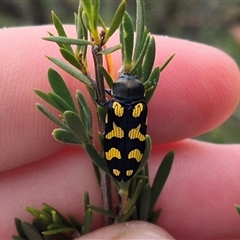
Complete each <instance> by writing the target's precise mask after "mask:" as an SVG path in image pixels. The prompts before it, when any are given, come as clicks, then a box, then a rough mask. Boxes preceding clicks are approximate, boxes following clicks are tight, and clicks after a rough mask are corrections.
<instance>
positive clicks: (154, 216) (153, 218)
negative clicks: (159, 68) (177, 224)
mask: <svg viewBox="0 0 240 240" xmlns="http://www.w3.org/2000/svg"><path fill="white" fill-rule="evenodd" d="M161 211H162V210H161V209H158V210H157V211H156V212H152V214H151V217H150V218H149V219H148V222H151V223H153V224H156V223H157V221H158V218H159V216H160V214H161Z"/></svg>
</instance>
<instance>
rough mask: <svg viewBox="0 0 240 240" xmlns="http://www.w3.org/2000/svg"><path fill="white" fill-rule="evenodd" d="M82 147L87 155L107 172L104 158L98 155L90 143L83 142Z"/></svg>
mask: <svg viewBox="0 0 240 240" xmlns="http://www.w3.org/2000/svg"><path fill="white" fill-rule="evenodd" d="M84 149H85V151H86V152H87V154H88V155H89V157H90V158H91V159H92V161H93V162H94V163H95V164H96V165H97V166H98V167H99V168H101V169H102V170H103V171H104V172H106V173H108V174H110V173H109V170H108V167H107V164H106V163H105V160H104V159H103V158H102V157H101V156H100V155H99V153H98V152H97V150H96V149H95V148H94V147H93V146H92V145H91V144H85V145H84Z"/></svg>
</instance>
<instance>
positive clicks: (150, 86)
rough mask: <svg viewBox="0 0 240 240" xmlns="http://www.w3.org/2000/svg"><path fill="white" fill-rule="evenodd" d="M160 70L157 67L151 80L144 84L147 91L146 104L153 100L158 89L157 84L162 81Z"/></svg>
mask: <svg viewBox="0 0 240 240" xmlns="http://www.w3.org/2000/svg"><path fill="white" fill-rule="evenodd" d="M160 71H161V70H160V68H159V67H156V68H155V69H154V70H153V71H152V73H151V75H150V77H149V79H148V80H147V81H146V82H145V83H144V86H145V89H146V94H145V101H146V103H148V102H149V101H150V99H151V97H152V96H153V94H154V92H155V90H156V88H157V84H158V82H159V79H160Z"/></svg>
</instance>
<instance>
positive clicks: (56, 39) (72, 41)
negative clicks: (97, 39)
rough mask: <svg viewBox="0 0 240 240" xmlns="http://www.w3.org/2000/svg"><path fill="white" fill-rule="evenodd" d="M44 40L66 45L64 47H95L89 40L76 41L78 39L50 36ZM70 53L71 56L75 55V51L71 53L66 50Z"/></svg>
mask: <svg viewBox="0 0 240 240" xmlns="http://www.w3.org/2000/svg"><path fill="white" fill-rule="evenodd" d="M43 40H46V41H49V42H55V43H58V44H59V43H60V44H64V46H66V45H67V44H68V45H79V46H81V45H94V43H93V42H90V41H88V40H84V39H76V38H68V37H58V36H50V37H44V38H43ZM65 49H66V50H67V51H68V52H70V53H71V54H74V52H73V51H69V49H68V48H65Z"/></svg>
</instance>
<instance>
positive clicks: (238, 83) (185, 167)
mask: <svg viewBox="0 0 240 240" xmlns="http://www.w3.org/2000/svg"><path fill="white" fill-rule="evenodd" d="M66 29H67V32H68V33H69V35H70V36H72V37H73V36H74V29H73V28H72V27H71V26H67V27H66ZM47 31H51V32H54V33H55V31H54V30H53V28H52V27H51V26H43V27H31V28H27V27H26V28H16V29H2V30H1V31H0V39H1V45H0V48H1V49H0V59H1V64H0V73H1V75H0V102H1V106H0V109H1V111H0V112H1V122H0V123H1V124H0V133H1V137H0V166H1V167H0V171H1V173H0V192H1V197H0V206H1V218H0V229H1V230H0V234H1V239H10V238H11V236H12V234H16V230H15V227H14V221H13V219H14V217H18V218H21V219H23V220H25V221H31V219H32V217H31V216H30V215H29V214H28V213H26V212H25V211H24V208H25V207H26V206H33V207H37V208H41V204H42V203H43V202H46V203H48V204H50V205H52V206H54V207H55V208H57V209H59V210H61V212H62V213H64V214H66V215H68V214H72V215H74V216H76V217H78V218H80V219H82V212H83V194H84V192H85V191H88V192H89V194H90V200H91V203H92V204H93V205H96V206H101V194H100V190H99V188H98V186H97V183H96V180H95V176H94V172H93V170H92V165H91V162H90V159H89V158H88V156H87V155H86V154H85V153H84V151H83V150H82V149H81V148H80V147H74V146H69V145H64V144H61V143H57V142H56V141H55V140H53V138H52V136H51V132H52V130H53V129H54V128H55V127H56V126H55V125H54V124H53V123H51V122H50V121H49V120H48V119H47V118H45V117H44V116H43V115H42V114H41V113H40V112H38V111H37V110H36V108H35V107H34V105H35V103H36V102H41V103H43V102H42V101H41V100H39V98H38V97H37V96H36V95H35V94H34V92H33V89H34V88H38V89H41V90H42V91H49V90H50V87H49V84H48V81H47V69H48V68H49V67H54V66H53V64H51V63H50V62H49V61H48V60H47V59H46V58H45V55H50V56H54V57H60V56H59V53H58V47H57V46H56V45H55V44H54V43H49V42H46V41H43V40H42V39H41V38H42V37H44V36H47ZM116 38H117V36H116V37H115V42H114V40H113V42H114V43H115V44H116V41H117V40H116ZM156 42H157V58H156V62H155V64H156V65H161V64H163V62H164V61H165V60H166V59H167V58H168V57H169V56H170V55H172V54H174V53H175V54H176V56H175V57H174V59H173V60H172V62H171V63H170V64H169V66H168V67H167V68H166V69H165V70H164V71H163V73H162V75H161V80H160V83H159V86H158V89H157V90H156V94H155V95H154V97H153V98H152V100H151V102H150V103H149V105H148V106H149V121H148V134H149V135H150V136H151V138H152V141H153V149H152V154H151V157H150V163H149V165H150V175H151V181H152V179H153V176H154V174H155V172H156V170H157V167H158V166H159V163H160V161H161V159H162V158H163V156H164V155H165V154H166V153H167V151H169V150H171V149H174V150H175V162H174V164H173V169H172V171H171V173H170V176H169V179H168V181H167V183H166V186H165V188H164V190H163V192H162V195H161V197H160V199H159V201H158V202H157V207H158V208H162V209H163V210H162V214H161V217H160V220H159V221H158V224H157V225H158V226H161V227H162V228H163V229H165V230H166V231H167V232H169V233H170V234H171V235H172V236H173V237H174V238H176V239H184V238H185V239H194V238H195V239H229V238H232V239H233V238H239V237H240V217H239V216H238V214H237V213H236V210H235V208H234V204H240V180H239V171H240V157H239V156H240V146H239V145H238V144H232V145H217V144H210V143H203V142H199V141H194V140H190V139H187V138H190V137H193V136H196V135H199V134H201V133H204V132H207V131H210V130H211V129H213V128H215V127H216V126H218V125H219V124H221V123H222V122H223V121H225V120H226V119H227V118H228V117H229V116H230V115H231V114H232V113H233V111H234V110H235V108H236V106H237V105H238V103H239V99H240V75H239V69H238V67H237V65H236V64H235V63H234V61H233V60H232V59H231V58H230V57H229V56H228V55H226V54H225V53H223V52H221V51H219V50H217V49H215V48H212V47H208V46H206V45H203V44H198V43H193V42H189V41H186V40H180V39H174V38H169V37H160V36H156ZM109 45H110V46H111V43H109ZM113 60H114V62H115V68H116V71H117V70H118V68H119V67H120V64H121V63H120V57H119V54H114V55H113ZM54 68H55V69H56V70H57V71H59V73H61V75H62V77H63V78H64V79H65V80H66V82H67V84H68V86H69V87H70V89H71V91H72V93H73V96H74V95H75V91H76V89H81V90H82V91H83V92H84V93H86V91H85V88H84V87H83V86H82V84H81V83H80V82H78V81H77V80H74V79H73V78H72V77H70V76H69V75H68V74H66V73H64V72H63V71H61V70H59V69H58V68H57V67H54ZM92 69H93V68H92V66H90V70H92ZM115 77H117V74H116V76H115ZM45 105H46V104H45ZM46 106H47V105H46ZM57 114H58V113H57ZM95 123H96V121H95ZM95 129H96V124H95ZM95 132H96V131H95ZM102 224H103V220H102V216H101V215H99V214H95V216H94V227H93V228H94V229H97V228H100V229H99V230H98V231H97V232H94V233H91V234H94V235H89V236H84V237H83V238H82V239H101V238H102V239H126V238H128V239H139V238H140V237H142V239H148V238H149V239H160V238H161V237H162V238H163V239H164V238H165V239H166V238H169V239H171V237H170V235H166V234H167V233H166V232H165V231H164V230H162V229H161V228H159V227H156V226H153V225H148V224H147V223H143V222H133V223H130V224H128V225H126V224H123V225H114V226H111V227H108V228H101V227H102V226H103V225H102Z"/></svg>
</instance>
